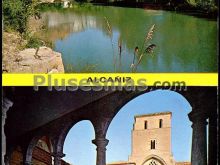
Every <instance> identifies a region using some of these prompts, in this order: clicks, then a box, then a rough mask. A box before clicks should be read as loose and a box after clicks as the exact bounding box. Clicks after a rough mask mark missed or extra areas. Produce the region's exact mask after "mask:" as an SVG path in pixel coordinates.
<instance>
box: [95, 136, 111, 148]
mask: <svg viewBox="0 0 220 165" xmlns="http://www.w3.org/2000/svg"><path fill="white" fill-rule="evenodd" d="M108 142H109V140H108V139H106V138H104V137H103V138H96V139H94V140H92V143H93V144H95V145H96V146H97V147H99V146H102V147H106V146H107V145H108Z"/></svg>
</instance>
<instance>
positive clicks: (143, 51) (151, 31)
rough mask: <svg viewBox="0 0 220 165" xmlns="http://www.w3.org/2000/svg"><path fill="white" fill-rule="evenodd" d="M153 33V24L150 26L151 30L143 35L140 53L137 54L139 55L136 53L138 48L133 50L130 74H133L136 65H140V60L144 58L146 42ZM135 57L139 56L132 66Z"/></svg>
mask: <svg viewBox="0 0 220 165" xmlns="http://www.w3.org/2000/svg"><path fill="white" fill-rule="evenodd" d="M154 31H155V24H153V25H152V26H151V28H150V29H149V30H148V31H147V33H146V35H145V38H144V40H143V43H142V46H141V51H140V53H139V54H140V55H138V52H137V51H138V50H136V48H138V47H136V48H135V51H134V59H133V62H132V64H131V69H132V72H135V71H136V70H137V67H138V65H139V64H140V63H141V60H142V58H143V56H144V53H145V50H146V49H147V47H146V44H147V43H148V41H150V40H151V39H152V38H153V33H154ZM135 56H139V58H138V61H137V63H136V64H134V62H135Z"/></svg>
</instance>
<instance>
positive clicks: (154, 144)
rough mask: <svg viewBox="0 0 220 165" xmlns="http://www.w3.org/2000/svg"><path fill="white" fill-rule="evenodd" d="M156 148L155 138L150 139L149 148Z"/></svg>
mask: <svg viewBox="0 0 220 165" xmlns="http://www.w3.org/2000/svg"><path fill="white" fill-rule="evenodd" d="M155 148H156V141H155V140H151V141H150V149H152V150H153V149H155Z"/></svg>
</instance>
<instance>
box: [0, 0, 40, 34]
mask: <svg viewBox="0 0 220 165" xmlns="http://www.w3.org/2000/svg"><path fill="white" fill-rule="evenodd" d="M2 4H3V6H2V9H3V23H4V28H5V29H6V30H7V29H12V30H15V31H18V32H19V33H21V34H22V33H26V32H27V22H28V18H29V17H30V16H33V15H36V14H38V10H37V8H36V6H37V4H38V1H37V0H3V2H2Z"/></svg>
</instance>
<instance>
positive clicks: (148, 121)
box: [108, 112, 191, 165]
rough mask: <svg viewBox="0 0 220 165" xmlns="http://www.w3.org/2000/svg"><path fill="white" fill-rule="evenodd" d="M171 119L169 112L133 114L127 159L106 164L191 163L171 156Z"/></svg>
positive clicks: (153, 164)
mask: <svg viewBox="0 0 220 165" xmlns="http://www.w3.org/2000/svg"><path fill="white" fill-rule="evenodd" d="M171 120H172V113H171V112H161V113H152V114H145V115H138V116H135V123H134V126H133V130H132V149H131V155H130V156H129V160H128V161H127V162H126V161H125V162H115V163H110V164H108V165H191V163H190V162H175V160H174V158H173V154H172V149H171V144H172V141H171Z"/></svg>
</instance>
